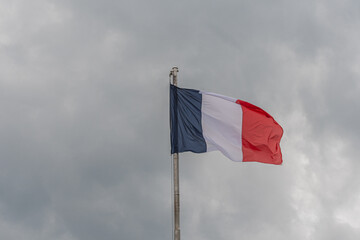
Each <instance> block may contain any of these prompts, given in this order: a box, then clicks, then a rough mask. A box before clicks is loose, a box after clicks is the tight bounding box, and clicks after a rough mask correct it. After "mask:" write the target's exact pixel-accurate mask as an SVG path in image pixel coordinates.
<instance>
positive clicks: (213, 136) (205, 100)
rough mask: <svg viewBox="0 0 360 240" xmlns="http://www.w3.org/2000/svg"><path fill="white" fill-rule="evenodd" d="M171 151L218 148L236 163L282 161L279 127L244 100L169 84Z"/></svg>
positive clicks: (216, 149)
mask: <svg viewBox="0 0 360 240" xmlns="http://www.w3.org/2000/svg"><path fill="white" fill-rule="evenodd" d="M170 122H171V123H170V125H171V153H172V154H173V153H180V152H186V151H190V152H194V153H203V152H210V151H220V152H221V153H222V154H224V155H225V156H226V157H227V158H229V159H231V160H233V161H237V162H261V163H269V164H277V165H280V164H282V154H281V149H280V140H281V137H282V135H283V129H282V128H281V126H280V125H279V124H278V123H277V122H276V121H275V120H274V118H273V117H272V116H270V114H268V113H267V112H265V111H264V110H262V109H261V108H259V107H257V106H254V105H252V104H250V103H248V102H244V101H241V100H238V99H235V98H231V97H226V96H222V95H219V94H216V93H210V92H203V91H199V90H194V89H185V88H179V87H176V86H174V85H172V84H171V85H170Z"/></svg>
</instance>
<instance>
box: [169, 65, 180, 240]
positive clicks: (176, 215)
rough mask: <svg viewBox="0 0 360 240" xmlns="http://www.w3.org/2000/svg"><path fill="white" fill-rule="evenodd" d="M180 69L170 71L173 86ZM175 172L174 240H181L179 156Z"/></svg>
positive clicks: (174, 157) (174, 163)
mask: <svg viewBox="0 0 360 240" xmlns="http://www.w3.org/2000/svg"><path fill="white" fill-rule="evenodd" d="M178 72H179V69H178V68H177V67H173V68H172V70H171V71H170V75H171V76H172V83H173V85H175V86H177V73H178ZM173 171H174V174H173V175H174V240H180V191H179V154H178V153H174V154H173Z"/></svg>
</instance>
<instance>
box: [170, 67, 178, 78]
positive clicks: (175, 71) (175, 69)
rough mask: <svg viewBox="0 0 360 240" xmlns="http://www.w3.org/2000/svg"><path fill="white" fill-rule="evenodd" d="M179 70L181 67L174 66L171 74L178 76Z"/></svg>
mask: <svg viewBox="0 0 360 240" xmlns="http://www.w3.org/2000/svg"><path fill="white" fill-rule="evenodd" d="M178 72H179V68H178V67H173V68H172V69H171V71H170V76H171V75H172V76H175V77H176V76H177V73H178Z"/></svg>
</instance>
